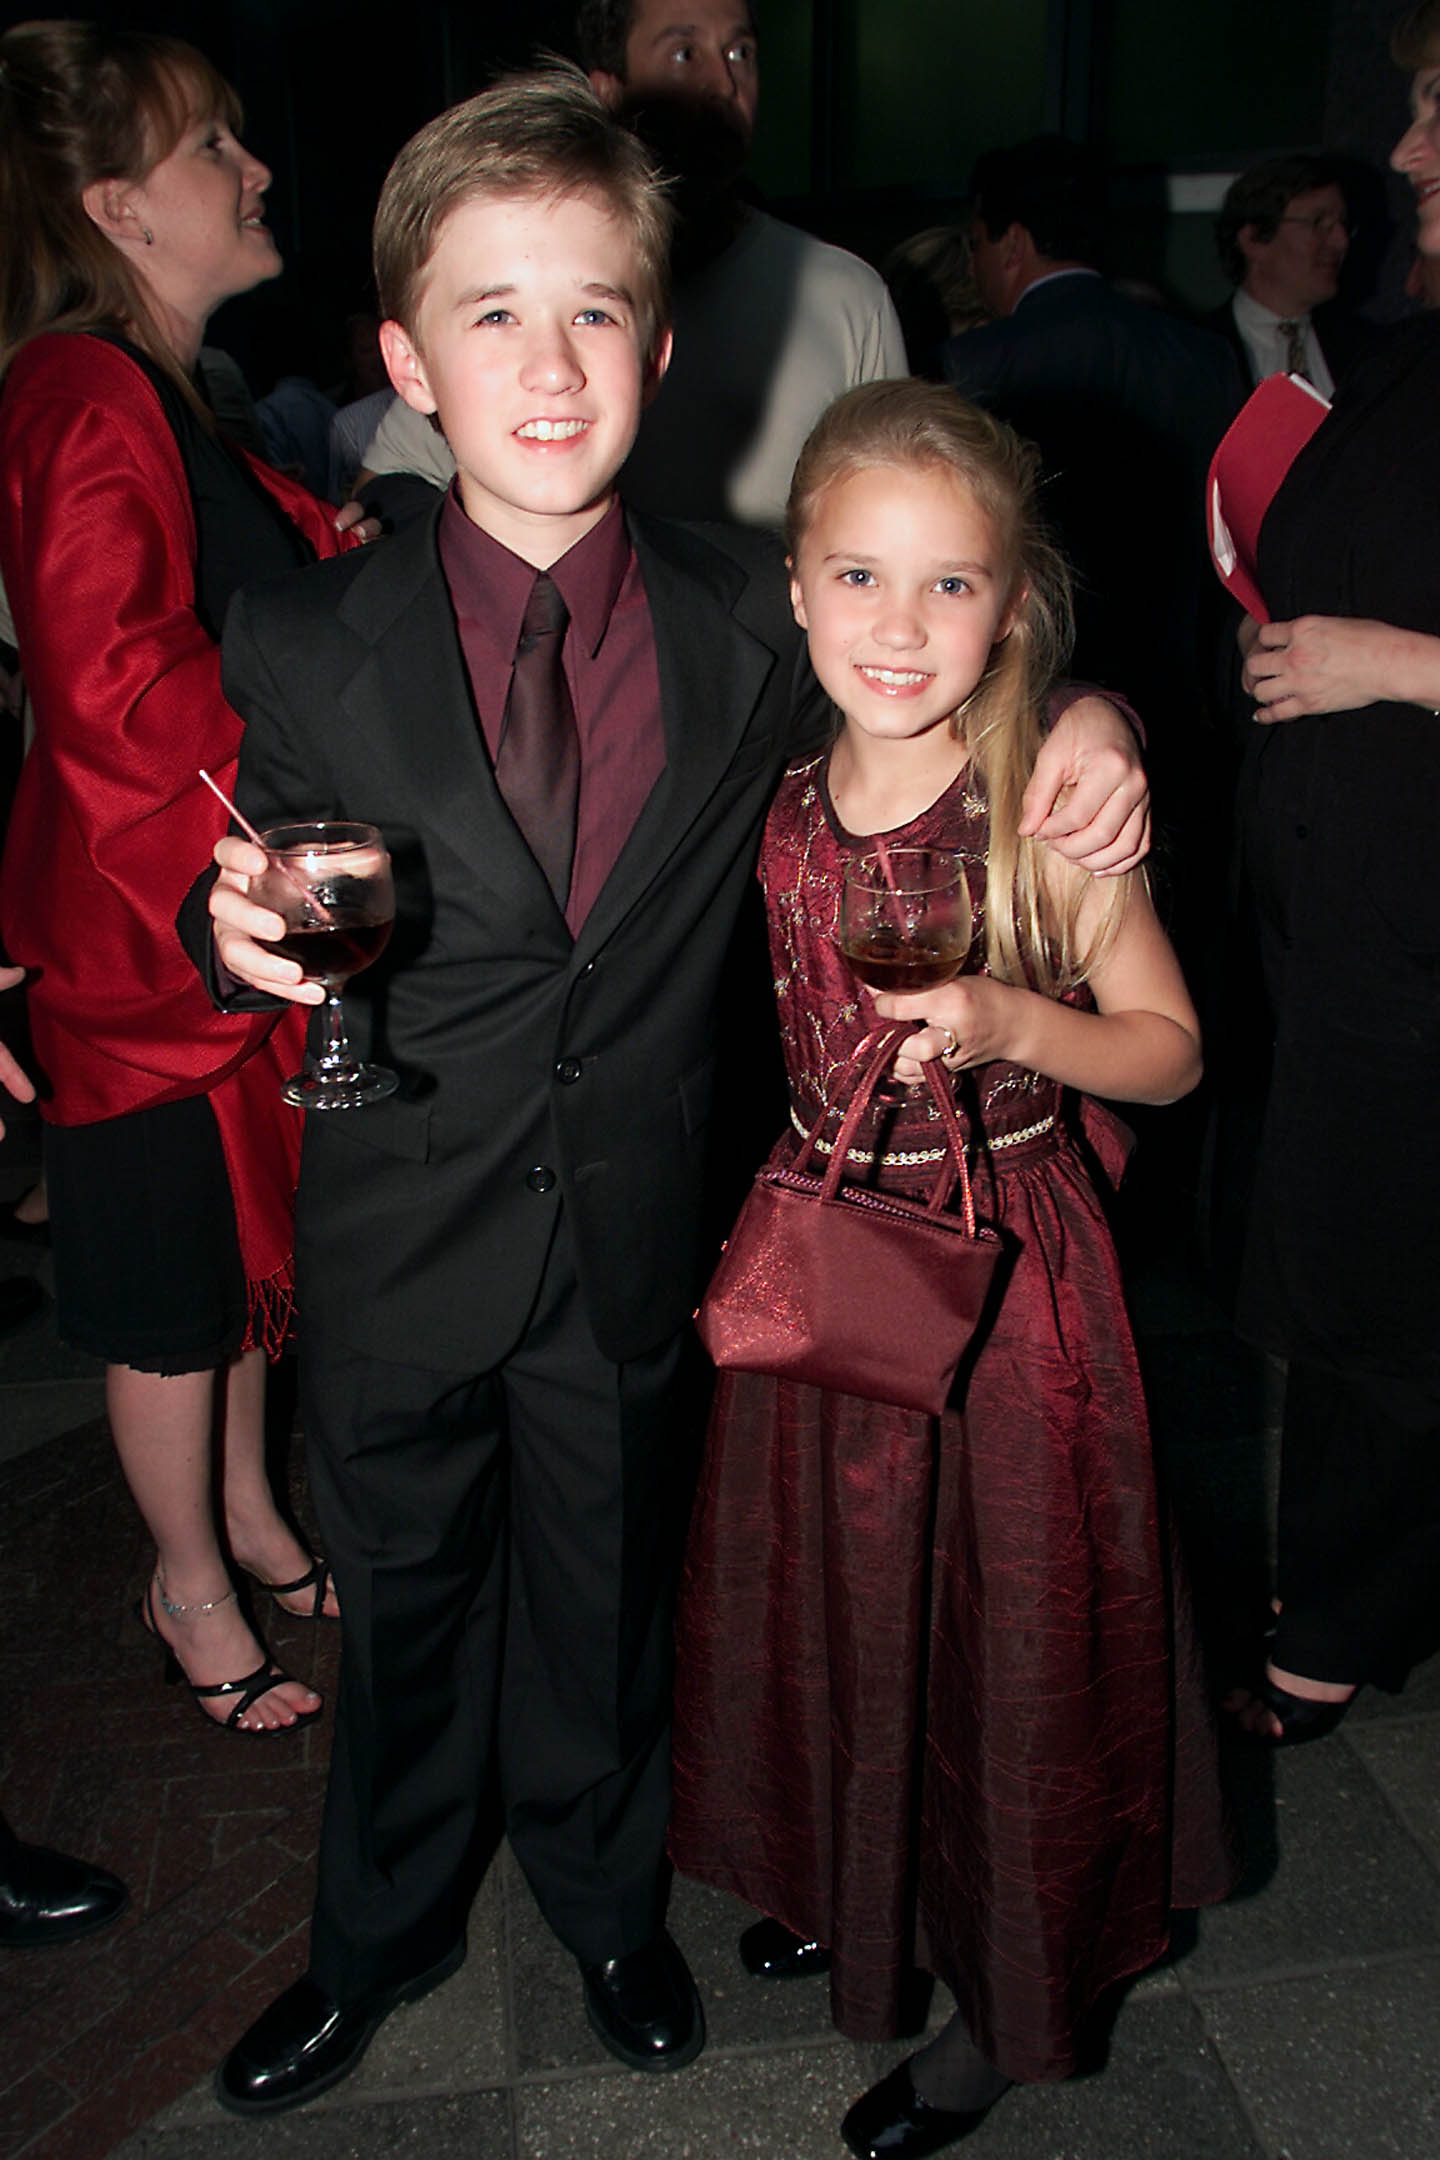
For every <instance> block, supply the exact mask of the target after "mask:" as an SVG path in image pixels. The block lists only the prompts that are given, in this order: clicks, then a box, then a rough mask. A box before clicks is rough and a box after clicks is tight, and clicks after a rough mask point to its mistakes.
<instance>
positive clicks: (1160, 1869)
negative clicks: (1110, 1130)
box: [671, 1136, 1232, 2079]
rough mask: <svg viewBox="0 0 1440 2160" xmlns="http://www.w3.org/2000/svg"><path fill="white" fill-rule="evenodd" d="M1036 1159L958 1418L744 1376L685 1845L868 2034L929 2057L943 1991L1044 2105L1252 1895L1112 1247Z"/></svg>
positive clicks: (700, 1506) (705, 1631)
mask: <svg viewBox="0 0 1440 2160" xmlns="http://www.w3.org/2000/svg"><path fill="white" fill-rule="evenodd" d="M1022 1153H1023V1156H1024V1158H1025V1159H1023V1160H1016V1161H1014V1162H1012V1163H1007V1165H1006V1167H1005V1173H1004V1175H1002V1176H1000V1177H998V1178H997V1179H996V1187H997V1193H996V1207H995V1210H994V1217H993V1219H996V1220H997V1221H998V1222H999V1224H1000V1226H1001V1227H1002V1229H1003V1230H1004V1232H1005V1233H1006V1237H1007V1243H1008V1244H1009V1245H1010V1247H1011V1250H1012V1252H1013V1254H1014V1262H1013V1270H1012V1273H1011V1276H1010V1279H1009V1282H1008V1285H1007V1287H1006V1291H1005V1295H1004V1297H1003V1300H1002V1302H1001V1305H1000V1310H999V1314H998V1318H997V1320H996V1322H995V1324H994V1326H993V1328H992V1329H991V1330H990V1332H989V1333H988V1335H987V1337H986V1339H985V1341H984V1344H983V1346H982V1347H981V1349H980V1350H979V1352H978V1355H977V1356H976V1358H975V1361H974V1365H973V1369H972V1370H971V1372H970V1374H969V1378H968V1383H967V1384H965V1387H964V1394H963V1398H962V1401H961V1408H960V1410H959V1412H958V1414H957V1413H952V1412H947V1414H946V1415H945V1416H944V1417H943V1418H942V1419H939V1420H934V1419H929V1418H926V1417H922V1416H918V1415H915V1414H912V1413H910V1412H907V1411H901V1410H894V1409H890V1408H887V1407H885V1406H883V1405H880V1404H877V1403H871V1402H864V1401H860V1400H858V1399H856V1398H853V1397H849V1396H839V1395H833V1394H822V1393H821V1392H820V1391H818V1390H817V1389H814V1388H809V1387H804V1386H799V1385H795V1384H793V1383H787V1382H778V1381H774V1380H770V1379H767V1378H763V1377H759V1376H755V1375H751V1374H730V1375H727V1376H723V1377H722V1379H721V1383H720V1387H719V1392H718V1395H717V1399H716V1403H715V1409H714V1414H713V1418H712V1422H711V1429H710V1435H709V1443H708V1449H707V1457H706V1464H705V1469H704V1473H703V1476H702V1483H701V1490H700V1494H699V1498H698V1501H697V1508H696V1514H695V1518H694V1524H693V1529H692V1534H691V1543H690V1549H689V1554H688V1559H687V1564H686V1572H685V1581H684V1588H683V1593H682V1599H681V1609H680V1625H679V1661H680V1662H679V1675H678V1684H677V1699H676V1741H675V1797H674V1812H673V1818H672V1828H671V1847H672V1852H673V1855H674V1858H675V1861H676V1864H677V1866H678V1867H679V1868H680V1869H681V1870H682V1871H683V1872H684V1873H686V1874H688V1875H692V1876H695V1877H697V1878H698V1879H700V1880H701V1881H704V1882H707V1883H711V1884H713V1885H716V1886H717V1887H719V1888H722V1889H725V1890H729V1891H731V1892H733V1893H735V1894H736V1895H738V1896H739V1897H742V1898H744V1899H745V1900H746V1901H747V1902H748V1903H750V1904H751V1905H754V1906H756V1907H758V1908H759V1909H760V1910H762V1911H763V1912H766V1913H769V1914H772V1915H773V1916H774V1917H776V1918H777V1919H779V1920H781V1921H783V1922H784V1924H785V1925H786V1926H787V1927H790V1928H792V1929H793V1930H794V1931H795V1932H796V1933H797V1934H800V1935H803V1936H805V1937H814V1938H817V1939H819V1940H820V1941H822V1942H825V1943H828V1944H829V1945H830V1946H831V1948H832V1953H833V1961H832V1971H831V1991H832V2008H833V2012H834V2017H835V2022H836V2024H837V2025H838V2026H839V2028H840V2030H841V2031H842V2032H844V2033H846V2034H848V2035H850V2036H851V2037H853V2038H856V2039H878V2038H887V2037H890V2036H893V2035H894V2034H895V2033H896V2032H897V2031H899V2030H901V2029H902V2021H903V2015H904V2013H903V2010H902V1989H903V1986H904V1982H905V1978H906V1976H907V1974H908V1973H909V1972H910V1971H911V1970H912V1969H913V1968H914V1967H916V1966H917V1965H918V1966H919V1967H921V1968H923V1969H924V1970H927V1971H929V1972H932V1973H934V1974H937V1975H938V1976H939V1977H940V1978H941V1979H942V1980H944V1982H945V1983H946V1985H947V1986H948V1987H949V1988H950V1989H951V1990H952V1992H953V1993H954V1995H955V1997H956V2001H957V2003H958V2005H959V2008H960V2011H961V2013H962V2015H963V2016H964V2018H965V2019H966V2022H967V2023H968V2025H969V2027H970V2030H971V2032H972V2034H973V2036H974V2038H975V2040H976V2041H977V2043H978V2044H979V2046H980V2047H981V2049H982V2050H983V2052H984V2053H985V2055H986V2056H987V2058H988V2059H989V2060H990V2061H991V2062H992V2063H993V2064H995V2065H996V2066H997V2067H998V2068H999V2069H1000V2070H1001V2071H1003V2072H1004V2073H1005V2074H1006V2075H1008V2076H1010V2077H1012V2078H1024V2079H1039V2078H1054V2077H1061V2076H1065V2075H1067V2074H1068V2073H1069V2072H1071V2071H1072V2070H1073V2069H1075V2068H1076V2066H1077V2061H1078V2053H1077V2044H1078V2037H1079V2034H1080V2029H1081V2027H1082V2025H1083V2022H1084V2020H1085V2017H1086V2014H1087V2013H1088V2012H1089V2011H1090V2009H1091V2008H1092V2006H1093V2005H1094V2004H1095V2002H1096V1999H1097V1997H1098V1996H1099V1995H1100V1994H1101V1993H1102V1991H1103V1990H1104V1989H1105V1988H1106V1987H1107V1986H1109V1985H1110V1984H1111V1983H1113V1982H1115V1981H1117V1980H1120V1979H1122V1978H1124V1977H1125V1976H1126V1975H1128V1974H1132V1973H1135V1972H1137V1971H1139V1970H1141V1969H1142V1968H1143V1967H1145V1966H1147V1965H1149V1964H1151V1963H1152V1962H1153V1961H1154V1960H1155V1959H1156V1958H1157V1957H1158V1956H1160V1955H1161V1953H1162V1952H1163V1951H1164V1949H1165V1948H1166V1944H1167V1941H1168V1930H1169V1915H1170V1911H1171V1908H1172V1907H1183V1906H1189V1905H1197V1904H1205V1903H1210V1902H1213V1901H1215V1900H1217V1899H1219V1898H1220V1897H1222V1896H1223V1895H1224V1894H1225V1891H1226V1889H1227V1888H1228V1886H1229V1882H1230V1879H1231V1873H1232V1869H1231V1865H1230V1859H1229V1853H1228V1849H1227V1843H1226V1838H1225V1833H1224V1827H1223V1822H1222V1809H1221V1804H1220V1797H1219V1788H1218V1781H1217V1778H1216V1772H1215V1757H1214V1742H1213V1730H1212V1726H1211V1722H1210V1717H1209V1712H1208V1707H1207V1704H1206V1701H1205V1697H1204V1694H1203V1690H1202V1684H1201V1679H1200V1673H1199V1666H1198V1660H1197V1658H1196V1655H1195V1650H1194V1644H1193V1639H1192V1636H1191V1632H1190V1627H1189V1621H1188V1613H1187V1609H1186V1603H1185V1598H1184V1593H1183V1586H1181V1585H1180V1584H1178V1583H1177V1581H1176V1579H1175V1574H1174V1568H1173V1564H1172V1550H1171V1545H1170V1542H1169V1540H1168V1538H1167V1537H1166V1535H1165V1534H1164V1532H1163V1530H1162V1526H1161V1520H1160V1513H1159V1508H1158V1505H1157V1499H1156V1492H1155V1480H1154V1472H1153V1467H1152V1460H1151V1449H1150V1439H1149V1431H1148V1426H1147V1421H1146V1415H1145V1404H1144V1398H1143V1395H1142V1392H1141V1387H1140V1380H1139V1374H1138V1370H1137V1366H1136V1360H1135V1352H1134V1347H1133V1343H1132V1339H1131V1335H1130V1330H1129V1324H1128V1321H1127V1318H1126V1314H1125V1308H1124V1301H1123V1296H1122V1291H1121V1285H1120V1280H1119V1272H1118V1266H1117V1262H1116V1258H1115V1253H1114V1248H1113V1245H1112V1243H1111V1239H1110V1234H1109V1231H1108V1228H1107V1226H1106V1224H1105V1222H1104V1219H1103V1215H1102V1212H1101V1208H1100V1204H1099V1201H1098V1199H1097V1196H1096V1193H1095V1189H1094V1187H1093V1185H1092V1184H1091V1182H1090V1179H1089V1177H1088V1175H1087V1173H1086V1171H1085V1169H1084V1167H1083V1166H1082V1163H1081V1161H1080V1159H1079V1156H1078V1154H1077V1153H1076V1151H1075V1150H1074V1148H1073V1147H1072V1146H1071V1145H1070V1143H1069V1142H1063V1143H1061V1144H1059V1145H1058V1146H1057V1144H1056V1143H1055V1140H1054V1138H1053V1136H1052V1137H1050V1138H1049V1139H1047V1140H1046V1141H1044V1142H1042V1143H1040V1144H1039V1145H1038V1146H1037V1147H1034V1148H1026V1149H1025V1150H1023V1151H1017V1154H1022Z"/></svg>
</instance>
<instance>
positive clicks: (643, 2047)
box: [580, 1935, 705, 2070]
mask: <svg viewBox="0 0 1440 2160" xmlns="http://www.w3.org/2000/svg"><path fill="white" fill-rule="evenodd" d="M580 1977H581V1979H582V1980H583V1981H584V1983H585V2015H586V2017H587V2018H588V2019H589V2021H590V2030H591V2031H592V2032H593V2033H594V2035H595V2037H596V2039H597V2040H598V2041H600V2043H601V2045H602V2046H604V2047H607V2048H608V2049H609V2050H610V2053H611V2054H612V2055H614V2056H616V2057H618V2059H619V2060H620V2061H621V2062H623V2063H628V2064H629V2066H630V2068H631V2069H632V2070H683V2069H684V2067H685V2065H686V2063H692V2062H694V2060H695V2057H696V2056H697V2055H698V2054H699V2053H700V2050H701V2048H702V2047H704V2045H705V2013H704V2011H703V2010H702V2009H701V2007H700V1997H699V1995H698V1994H697V1993H696V1991H695V1982H694V1981H693V1980H692V1979H691V1977H690V1968H689V1966H688V1965H687V1964H686V1963H685V1960H684V1958H683V1957H682V1956H681V1955H680V1952H679V1950H678V1949H677V1948H676V1947H675V1944H674V1943H673V1942H672V1941H671V1940H670V1937H669V1936H668V1935H659V1936H657V1937H656V1939H655V1941H654V1942H652V1943H647V1944H646V1946H645V1948H644V1949H643V1950H632V1951H631V1952H630V1954H629V1956H628V1957H620V1958H611V1959H610V1961H609V1963H608V1964H605V1965H582V1966H581V1967H580Z"/></svg>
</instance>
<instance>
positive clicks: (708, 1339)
mask: <svg viewBox="0 0 1440 2160" xmlns="http://www.w3.org/2000/svg"><path fill="white" fill-rule="evenodd" d="M911 1032H912V1031H911V1029H910V1028H909V1027H887V1028H885V1029H883V1030H882V1031H880V1033H879V1034H878V1036H877V1035H875V1034H871V1035H867V1036H866V1038H865V1040H864V1041H863V1042H862V1043H861V1044H860V1046H859V1048H858V1049H857V1050H856V1052H855V1054H854V1056H853V1057H852V1058H851V1059H850V1061H849V1063H848V1064H847V1065H846V1067H845V1068H844V1070H843V1072H842V1073H841V1075H840V1078H839V1081H838V1083H837V1085H836V1088H835V1092H834V1096H833V1098H832V1100H831V1101H830V1102H828V1103H827V1104H826V1106H825V1108H824V1110H822V1112H821V1113H820V1116H819V1117H818V1118H817V1119H816V1121H815V1123H814V1125H812V1126H811V1128H810V1131H809V1132H808V1134H807V1135H806V1137H805V1141H804V1144H803V1145H802V1147H801V1149H800V1152H799V1153H798V1155H796V1157H795V1159H794V1161H793V1162H792V1163H791V1164H790V1165H789V1167H788V1168H786V1169H773V1168H771V1167H770V1166H769V1165H767V1166H766V1168H765V1169H763V1170H761V1171H760V1172H759V1174H758V1175H757V1177H756V1179H755V1183H754V1185H753V1186H752V1187H751V1189H750V1193H749V1195H748V1197H747V1198H746V1201H745V1204H744V1206H743V1207H742V1208H741V1210H740V1214H739V1217H738V1219H737V1221H736V1224H735V1228H734V1230H733V1231H732V1232H731V1234H730V1237H729V1239H728V1241H727V1243H726V1245H725V1248H724V1250H723V1252H722V1254H721V1256H720V1263H719V1266H718V1267H717V1268H716V1270H715V1274H714V1276H713V1278H712V1280H711V1283H710V1287H709V1289H708V1290H707V1291H706V1293H705V1297H704V1300H703V1302H702V1304H701V1306H700V1310H699V1311H698V1313H697V1314H696V1316H695V1322H696V1326H697V1328H698V1329H699V1332H700V1339H701V1341H702V1342H703V1343H704V1345H705V1348H706V1349H707V1350H708V1351H709V1353H710V1356H711V1358H712V1359H713V1360H714V1362H715V1364H716V1365H718V1366H720V1367H722V1368H727V1369H734V1370H737V1371H740V1372H760V1373H772V1374H774V1375H775V1376H776V1377H778V1378H781V1379H786V1380H804V1381H808V1382H809V1383H810V1384H811V1386H813V1387H822V1388H833V1389H836V1390H838V1391H839V1392H840V1393H842V1394H846V1395H863V1396H867V1397H869V1398H870V1399H871V1400H872V1401H875V1402H884V1403H895V1404H898V1405H899V1406H900V1407H901V1408H903V1409H906V1410H920V1411H924V1412H926V1413H928V1415H929V1416H931V1417H938V1416H939V1414H940V1412H941V1411H942V1410H943V1409H944V1408H945V1405H946V1403H947V1402H948V1401H949V1399H950V1391H951V1388H952V1387H953V1386H954V1382H955V1374H956V1371H957V1369H958V1367H959V1364H960V1360H961V1358H962V1357H963V1356H964V1354H965V1349H966V1345H967V1344H968V1343H969V1341H970V1338H971V1336H972V1335H973V1334H974V1332H975V1328H976V1325H977V1323H978V1322H979V1319H980V1316H981V1314H982V1312H983V1311H984V1309H985V1303H986V1300H987V1298H988V1297H989V1294H990V1287H991V1279H992V1277H993V1275H994V1273H995V1266H996V1263H997V1261H998V1260H999V1258H1000V1254H1001V1250H1002V1248H1001V1244H1000V1240H999V1238H998V1237H997V1236H996V1234H995V1232H994V1231H993V1230H988V1229H977V1227H976V1223H975V1201H974V1196H973V1194H972V1192H971V1189H970V1171H969V1167H968V1165H967V1163H966V1160H965V1138H964V1134H963V1133H962V1132H961V1129H960V1121H959V1119H958V1118H957V1117H956V1115H955V1104H954V1101H953V1100H952V1098H951V1094H950V1090H949V1088H948V1086H947V1085H946V1080H945V1078H944V1077H943V1076H942V1075H941V1074H939V1073H937V1071H936V1068H935V1065H934V1064H933V1063H932V1064H929V1065H927V1066H926V1068H925V1077H926V1079H927V1080H928V1081H929V1083H930V1090H931V1093H932V1095H933V1097H934V1100H935V1105H936V1108H937V1109H938V1111H939V1113H940V1123H941V1128H942V1130H943V1132H944V1135H945V1159H944V1161H943V1162H941V1163H940V1164H939V1166H938V1168H937V1171H936V1176H935V1183H934V1186H933V1188H932V1190H931V1193H930V1198H929V1200H928V1202H925V1203H923V1204H922V1203H921V1202H920V1201H918V1200H905V1199H900V1198H897V1197H896V1196H895V1195H893V1194H890V1193H879V1192H872V1191H870V1190H868V1189H867V1188H864V1187H860V1186H854V1185H846V1184H843V1183H842V1182H841V1180H842V1173H843V1171H844V1167H845V1163H846V1160H847V1158H848V1153H849V1149H850V1146H851V1143H852V1142H853V1140H854V1137H855V1134H856V1132H857V1131H858V1129H859V1126H860V1121H861V1119H862V1118H863V1117H864V1115H865V1112H866V1110H867V1109H868V1108H869V1105H870V1100H871V1097H872V1096H873V1095H874V1093H875V1089H876V1087H877V1086H878V1085H879V1082H880V1079H881V1077H882V1075H883V1073H884V1072H885V1071H886V1069H887V1067H888V1066H889V1064H890V1062H891V1059H892V1058H893V1056H894V1053H895V1050H896V1047H897V1045H898V1044H899V1043H900V1042H901V1041H903V1040H904V1038H905V1037H906V1036H907V1035H909V1034H910V1033H911ZM847 1090H848V1091H849V1092H848V1100H847ZM842 1105H843V1115H842V1117H841V1122H840V1130H839V1132H838V1133H837V1134H836V1137H835V1145H834V1149H833V1151H832V1153H831V1156H830V1161H829V1163H828V1165H827V1167H826V1170H825V1174H824V1176H823V1177H817V1176H816V1175H815V1173H814V1172H813V1171H812V1170H811V1168H810V1164H811V1161H812V1159H813V1157H814V1155H815V1152H816V1146H817V1143H818V1141H819V1139H820V1135H821V1132H822V1130H823V1129H824V1126H825V1122H826V1119H827V1118H829V1117H830V1116H831V1115H832V1114H833V1112H834V1111H836V1110H838V1109H841V1107H842ZM957 1183H958V1185H959V1187H960V1197H961V1204H960V1208H959V1210H958V1211H957V1212H954V1213H950V1212H947V1210H948V1205H949V1202H950V1200H951V1197H952V1195H953V1193H954V1191H955V1187H956V1185H957Z"/></svg>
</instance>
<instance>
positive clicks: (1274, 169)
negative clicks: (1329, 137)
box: [1204, 151, 1374, 397]
mask: <svg viewBox="0 0 1440 2160" xmlns="http://www.w3.org/2000/svg"><path fill="white" fill-rule="evenodd" d="M1215 241H1216V245H1217V247H1218V248H1219V250H1220V260H1221V263H1222V264H1223V266H1224V269H1225V275H1226V276H1227V277H1228V278H1229V279H1230V282H1231V283H1232V285H1233V286H1234V287H1235V291H1234V293H1233V294H1232V296H1231V297H1230V299H1228V300H1227V301H1226V302H1225V304H1224V306H1223V307H1219V308H1216V310H1215V311H1214V313H1213V314H1211V315H1207V316H1205V317H1204V322H1205V325H1206V327H1207V328H1208V329H1211V330H1215V331H1217V332H1218V333H1219V335H1220V336H1221V337H1223V338H1224V339H1226V341H1227V342H1228V343H1229V345H1230V346H1231V348H1232V349H1233V351H1234V353H1235V356H1236V358H1237V360H1238V361H1239V362H1240V366H1241V369H1242V372H1243V374H1244V377H1245V381H1246V384H1247V385H1248V386H1249V387H1250V388H1251V389H1253V388H1254V387H1255V385H1256V384H1257V383H1260V382H1263V381H1264V379H1265V377H1266V376H1267V375H1279V374H1295V375H1304V376H1306V377H1307V378H1308V379H1309V381H1311V382H1313V383H1314V385H1315V387H1316V389H1317V390H1318V391H1320V392H1321V394H1322V395H1323V396H1325V397H1333V396H1334V394H1335V386H1336V384H1337V383H1339V382H1341V381H1342V380H1343V379H1344V376H1345V374H1346V372H1347V370H1348V369H1349V368H1351V367H1352V366H1353V365H1354V363H1355V361H1356V360H1357V359H1358V358H1359V357H1360V355H1361V354H1362V353H1363V352H1364V351H1365V350H1366V349H1367V347H1368V346H1369V345H1370V344H1371V343H1372V342H1373V340H1374V332H1373V330H1371V328H1370V326H1369V324H1368V323H1365V322H1363V321H1362V320H1361V319H1360V317H1359V316H1357V315H1354V314H1352V313H1351V312H1350V310H1349V309H1348V308H1346V307H1345V306H1344V305H1343V304H1342V303H1341V302H1340V301H1339V300H1337V298H1336V292H1337V290H1338V287H1339V283H1340V272H1341V270H1342V268H1343V267H1344V263H1345V257H1346V254H1347V253H1348V251H1349V247H1350V212H1349V206H1348V204H1347V203H1346V200H1345V191H1344V185H1343V168H1342V167H1341V165H1340V164H1339V162H1338V161H1337V160H1336V159H1334V158H1328V157H1324V156H1320V155H1315V154H1312V153H1311V152H1309V151H1299V152H1296V153H1294V154H1292V155H1290V156H1287V157H1276V158H1267V159H1266V160H1265V162H1264V163H1263V164H1261V165H1253V166H1252V167H1251V168H1250V170H1249V171H1248V172H1243V173H1241V174H1240V176H1239V178H1238V179H1237V180H1233V181H1232V182H1231V183H1230V186H1229V188H1228V189H1227V191H1226V195H1225V200H1224V202H1223V203H1222V204H1221V206H1220V218H1219V222H1218V224H1217V225H1216V228H1215Z"/></svg>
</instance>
